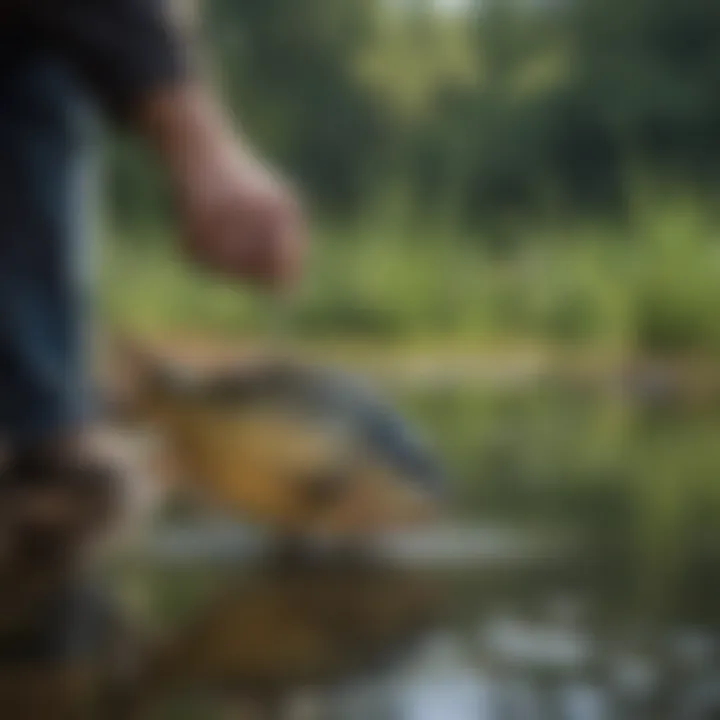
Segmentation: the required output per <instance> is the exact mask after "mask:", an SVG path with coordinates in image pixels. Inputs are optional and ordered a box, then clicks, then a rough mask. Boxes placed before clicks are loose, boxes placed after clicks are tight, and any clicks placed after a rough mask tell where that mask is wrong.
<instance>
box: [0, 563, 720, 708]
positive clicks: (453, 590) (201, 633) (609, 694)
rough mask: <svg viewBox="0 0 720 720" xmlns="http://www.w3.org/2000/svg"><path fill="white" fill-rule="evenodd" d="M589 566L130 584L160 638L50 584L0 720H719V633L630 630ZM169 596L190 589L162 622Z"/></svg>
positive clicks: (648, 626) (1, 679)
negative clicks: (144, 601)
mask: <svg viewBox="0 0 720 720" xmlns="http://www.w3.org/2000/svg"><path fill="white" fill-rule="evenodd" d="M589 562H590V563H593V562H594V563H596V562H597V561H596V560H592V559H586V560H584V561H583V562H579V561H577V560H573V561H572V563H571V564H570V563H569V562H565V561H564V562H563V566H562V567H559V566H558V565H557V564H549V563H548V564H544V565H537V564H533V565H532V566H525V567H521V566H519V565H517V564H516V565H515V566H513V568H512V570H508V569H503V568H502V567H498V566H493V567H486V568H484V567H477V568H475V569H474V570H472V571H471V570H469V569H468V568H467V567H463V568H462V569H460V570H457V569H456V570H453V571H450V570H443V569H442V568H432V569H431V568H419V567H414V568H413V569H408V568H403V567H400V566H397V565H389V564H387V563H379V562H378V563H370V562H363V563H355V562H354V563H348V562H342V563H340V562H335V561H324V562H316V563H308V564H292V565H287V564H284V563H278V562H276V561H270V560H268V561H267V562H264V563H260V564H259V565H257V566H256V567H254V568H252V569H250V568H245V569H237V570H236V571H235V572H234V573H233V575H232V577H230V578H228V577H227V570H219V569H218V570H213V569H212V568H208V567H203V568H194V569H191V568H184V569H180V568H177V567H175V568H173V569H172V570H171V571H170V572H169V573H165V574H162V573H160V574H158V573H157V572H156V571H153V573H151V574H150V575H148V577H150V576H152V578H153V579H152V582H150V583H147V584H145V583H144V581H141V582H140V583H139V587H140V589H141V590H142V591H143V592H145V593H147V595H148V598H149V599H150V600H153V599H154V605H153V604H152V603H150V604H149V605H146V611H145V613H144V615H143V617H144V619H145V620H148V619H151V618H153V616H154V619H153V624H154V626H162V627H163V629H162V631H161V632H154V633H144V632H141V630H140V628H141V625H140V623H139V620H140V617H139V616H134V615H128V610H127V609H125V610H124V611H123V612H120V611H119V610H118V607H117V606H116V604H114V603H112V602H110V601H109V600H108V599H107V597H103V596H102V595H101V594H99V593H97V592H96V591H94V592H89V591H88V590H87V586H85V588H84V589H82V586H81V585H79V584H78V583H77V582H74V583H73V584H72V585H68V586H67V588H70V587H72V588H73V592H72V593H71V592H69V591H68V592H65V593H64V594H63V593H62V592H60V590H61V588H60V587H59V586H55V587H54V590H53V593H52V594H51V595H48V596H46V602H45V604H44V605H42V611H41V610H40V608H41V606H40V605H38V606H36V607H37V608H38V610H37V612H36V613H35V615H34V617H35V619H36V620H39V619H42V622H41V623H39V624H38V623H36V624H34V625H33V623H32V622H30V618H32V617H33V613H32V612H29V613H28V614H26V615H25V616H24V617H25V620H24V621H23V623H22V624H20V625H19V626H18V628H16V630H15V631H14V632H15V634H14V635H13V632H11V628H8V627H7V624H6V626H5V627H4V629H3V636H2V637H3V642H2V643H0V652H2V663H0V707H1V708H2V717H3V718H5V717H7V718H29V719H30V720H34V719H35V718H38V719H39V720H42V719H44V718H48V719H50V718H53V719H54V718H61V719H64V718H67V719H68V720H74V719H76V718H78V719H80V718H89V719H92V718H98V719H100V720H102V718H120V719H122V718H128V719H130V718H139V719H140V718H147V719H148V720H164V719H167V720H180V719H188V720H190V719H195V718H197V719H198V720H200V719H205V718H207V719H208V720H215V719H217V720H224V719H225V718H227V717H232V718H236V717H237V718H248V720H250V719H251V718H257V719H258V720H263V719H264V718H287V720H325V719H327V720H356V719H357V720H361V719H362V720H367V719H368V718H371V719H374V718H377V720H381V719H385V718H386V719H387V720H545V719H547V720H625V719H627V720H644V719H647V720H663V719H665V718H667V720H694V719H695V718H697V719H703V720H704V719H708V720H709V719H710V718H714V717H718V716H719V715H718V713H720V666H719V665H718V660H719V659H720V658H719V657H718V653H717V649H718V646H717V634H716V633H717V630H718V626H716V625H714V624H713V623H709V622H708V621H707V616H706V614H705V613H704V612H700V613H698V612H697V610H695V609H694V608H693V605H692V603H689V604H687V605H685V606H684V607H682V608H677V609H676V611H675V612H674V613H673V615H672V617H670V616H668V617H666V618H663V619H660V618H647V617H643V616H642V614H640V613H637V612H636V611H635V610H634V605H633V603H631V602H629V600H630V598H631V595H632V593H633V592H634V586H633V585H632V583H629V584H627V583H625V584H624V583H623V582H621V581H620V578H619V576H617V577H612V576H608V575H605V576H604V578H603V583H602V584H603V586H604V590H602V591H601V590H600V589H599V587H598V586H597V585H594V586H592V587H590V586H588V584H587V578H588V577H592V576H594V575H595V574H596V571H599V570H600V567H601V566H599V565H597V564H596V565H595V566H594V567H593V568H592V570H593V571H592V572H590V573H589V572H588V565H587V563H589ZM135 581H138V577H136V578H135ZM127 582H128V576H127V575H126V576H124V577H123V580H122V584H127ZM183 586H184V587H186V588H190V589H194V590H197V589H198V588H203V590H202V592H199V593H197V594H193V593H192V592H191V593H190V595H191V596H192V598H191V599H190V601H189V602H188V603H187V605H186V607H184V608H183V609H182V611H181V612H177V613H175V610H176V609H177V608H176V606H177V597H178V594H179V588H181V587H183ZM19 587H20V586H19V585H18V587H17V588H16V589H19ZM67 588H66V590H67ZM709 591H710V592H712V590H711V588H710V589H709ZM625 593H628V594H626V595H625ZM199 595H200V596H202V597H199ZM623 596H624V597H625V598H626V601H627V602H626V604H625V611H624V612H621V611H619V606H618V604H617V603H618V599H619V598H620V597H623ZM47 599H52V600H53V602H54V603H55V605H54V607H55V613H54V615H53V614H49V613H48V612H47V608H48V607H51V605H49V604H48V602H49V600H47ZM717 599H718V598H717V597H716V596H715V597H714V600H717ZM708 600H711V598H708ZM27 607H28V608H29V607H30V605H28V606H27ZM49 618H52V622H51V621H50V620H49ZM163 618H164V620H165V622H164V623H162V622H161V621H162V620H163ZM53 622H54V625H53ZM58 629H63V630H64V631H65V632H64V633H60V634H58V632H57V631H58ZM33 633H34V634H33ZM11 638H14V640H13V641H10V640H9V639H11ZM28 639H30V640H28ZM18 648H21V649H23V650H24V654H23V653H20V654H18V652H17V651H18ZM28 648H29V649H30V651H29V652H28Z"/></svg>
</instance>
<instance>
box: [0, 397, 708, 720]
mask: <svg viewBox="0 0 720 720" xmlns="http://www.w3.org/2000/svg"><path fill="white" fill-rule="evenodd" d="M412 402H413V403H414V407H415V408H416V410H417V412H418V414H419V415H423V416H424V417H425V419H426V422H425V423H424V424H425V425H426V426H429V427H430V430H431V431H430V434H432V435H434V436H436V437H437V438H438V439H439V442H440V444H441V446H442V447H441V449H442V451H443V454H444V455H445V456H446V457H449V458H451V460H452V461H453V462H452V464H453V465H454V466H455V467H454V469H455V473H454V475H455V476H456V477H459V478H467V485H466V486H465V487H460V488H458V490H459V493H458V494H459V497H460V500H461V502H460V507H459V508H458V510H459V516H460V517H462V523H463V526H464V527H468V528H469V529H468V530H466V531H463V532H462V533H458V534H456V535H454V536H452V537H449V536H448V537H446V538H445V540H443V542H442V543H440V542H439V541H438V537H437V536H430V535H428V536H423V537H419V538H414V539H413V540H412V541H410V542H408V543H407V544H400V545H398V546H393V548H391V549H392V552H391V553H389V554H388V555H389V556H391V557H386V559H385V560H384V561H382V562H380V561H379V560H378V561H375V562H368V561H366V562H364V563H361V564H358V563H357V562H353V563H349V562H348V563H333V562H329V561H327V560H326V561H324V562H321V563H309V564H297V563H293V564H288V563H287V562H285V563H280V562H278V561H277V559H273V558H266V559H265V560H263V559H262V556H260V557H256V562H255V563H253V564H252V565H249V564H248V563H247V562H236V561H235V560H234V553H235V546H234V545H233V544H232V543H229V544H228V543H226V542H225V540H224V539H222V538H221V540H222V542H220V541H218V543H217V545H218V547H220V546H223V548H224V547H225V545H227V550H228V552H227V553H224V551H223V552H222V553H220V556H221V557H220V560H221V562H217V564H213V563H210V562H207V561H206V558H204V557H203V553H204V552H205V549H206V545H212V544H213V543H211V542H210V540H211V539H212V538H210V537H209V536H208V535H204V536H203V537H204V538H205V545H203V547H198V548H196V549H197V550H198V554H197V555H194V554H193V553H191V552H189V551H188V549H189V545H188V544H187V542H186V539H187V537H186V536H185V535H182V533H181V535H182V537H181V536H180V535H178V534H177V533H171V534H170V535H167V536H166V537H169V538H170V539H171V540H172V543H171V544H173V543H174V544H175V545H178V543H179V545H178V546H179V548H180V552H179V553H175V554H173V552H170V550H169V549H168V547H166V546H163V547H160V552H159V553H158V554H157V555H155V556H153V554H152V553H150V552H149V551H147V550H146V551H144V552H145V561H144V562H141V563H136V562H135V561H133V563H131V564H130V565H128V566H124V567H122V568H121V569H120V571H119V572H118V573H117V574H114V575H113V576H112V577H111V578H110V579H109V580H107V587H108V589H109V590H110V591H111V592H110V596H111V597H112V596H113V595H118V596H122V598H123V603H122V608H123V610H122V611H119V610H118V609H117V608H116V605H115V604H113V603H111V602H110V601H108V600H107V599H106V598H102V597H101V596H98V595H97V594H95V595H94V599H91V598H90V597H89V596H88V595H87V594H85V595H83V594H82V593H80V594H79V595H77V596H75V599H74V600H73V601H72V602H70V603H69V604H66V605H65V606H64V608H65V609H64V610H63V605H62V603H59V604H57V605H56V608H57V611H56V613H55V615H54V617H55V618H56V620H57V618H58V617H59V618H60V620H57V624H56V627H58V626H59V627H62V628H65V629H66V630H67V629H71V631H70V632H66V633H64V634H63V633H61V634H60V635H59V636H58V635H57V634H55V635H53V633H52V632H51V631H50V630H49V629H47V628H46V629H45V632H46V633H47V634H49V636H51V637H55V638H56V642H55V643H54V644H52V643H51V645H50V648H49V649H48V648H47V647H45V648H44V649H43V644H42V643H38V644H37V645H36V648H39V649H38V650H37V651H36V652H35V654H34V655H33V654H32V653H31V654H30V656H29V657H24V658H22V657H18V655H17V652H16V650H17V648H18V647H19V646H20V647H27V638H28V637H29V635H28V634H27V632H26V634H25V635H23V634H22V633H21V634H19V635H18V634H15V636H14V637H15V639H14V640H13V641H12V642H5V640H6V639H7V638H8V637H11V636H13V633H12V632H10V631H11V630H12V629H13V628H17V627H18V626H20V627H24V628H25V631H27V630H28V629H29V628H30V629H31V628H33V626H34V618H35V619H36V618H38V617H45V618H47V617H49V616H52V613H48V612H47V606H45V609H44V610H42V611H40V610H36V611H35V612H33V611H32V608H39V607H41V605H38V604H37V603H38V602H39V600H38V598H41V597H43V596H45V597H55V598H57V597H58V594H57V586H54V588H55V589H54V592H50V591H49V589H47V588H45V589H43V587H44V586H43V584H42V583H38V581H37V579H36V580H35V581H33V583H25V582H24V581H23V582H21V581H20V580H19V579H14V580H13V581H12V582H9V581H4V580H3V582H2V587H3V588H11V589H12V592H9V591H8V592H6V591H5V590H4V589H3V592H2V593H0V659H4V662H2V663H0V718H2V719H3V720H4V719H5V718H6V717H7V718H10V719H11V720H12V719H13V718H20V719H23V718H29V720H35V718H39V719H40V720H44V719H45V718H49V719H52V720H54V719H55V718H60V719H61V720H63V719H64V718H68V719H69V720H70V719H71V720H75V718H83V719H84V718H89V719H91V720H94V719H95V718H98V719H99V720H103V718H111V719H112V718H118V719H119V720H123V719H125V718H127V719H131V718H132V719H134V718H138V719H140V720H144V719H147V720H226V718H239V719H240V720H266V719H268V720H275V719H280V720H471V719H472V720H711V719H712V718H720V575H719V574H718V572H717V570H718V566H719V559H718V551H717V548H718V547H720V536H719V535H718V532H717V528H718V524H717V519H718V517H719V516H720V492H719V491H718V488H719V487H720V485H718V483H717V478H718V476H719V471H720V445H718V443H717V437H718V436H719V434H720V414H718V413H716V412H714V411H712V410H711V409H709V408H703V411H702V413H698V412H696V411H694V410H693V411H690V410H685V409H683V408H681V407H677V406H673V407H670V406H668V405H667V403H666V404H664V405H662V406H659V405H658V404H657V403H655V404H648V403H638V402H636V401H635V400H632V401H631V400H629V399H628V398H627V397H625V396H623V395H622V394H620V393H600V394H598V395H597V396H592V395H591V394H589V393H586V392H585V391H584V390H582V391H576V390H572V391H571V390H568V389H567V388H563V389H560V388H553V389H552V390H548V388H544V389H542V390H538V391H537V393H528V392H526V391H525V392H524V393H523V394H512V393H508V394H506V395H504V396H502V397H499V396H491V395H490V394H485V395H480V396H477V397H475V396H473V395H472V394H471V393H469V392H461V393H458V394H457V395H456V396H455V395H452V394H451V393H448V392H443V393H442V394H433V393H428V394H426V395H425V396H424V397H422V398H420V397H418V398H413V401H412ZM488 520H489V521H490V522H487V521H488ZM498 523H499V524H500V526H501V527H503V528H507V532H502V533H498V532H497V531H496V528H497V527H498ZM558 539H559V541H560V542H566V543H568V544H569V547H560V546H559V545H558V544H557V541H558ZM446 541H447V542H446ZM213 542H214V541H213ZM216 549H217V548H216ZM221 549H222V548H221ZM258 552H261V548H258ZM163 554H165V560H163V559H162V556H163ZM210 554H212V553H210ZM180 556H182V557H183V558H184V562H185V564H183V563H181V562H179V561H178V560H179V557H180ZM216 559H217V558H216ZM50 587H53V586H52V585H51V586H50ZM71 596H72V594H71ZM66 598H67V596H66ZM83 598H84V599H83ZM66 603H67V599H66ZM72 608H75V609H74V610H72V612H71V611H70V610H71V609H72ZM130 608H132V610H131V609H130ZM71 616H72V617H75V618H76V622H74V623H70V622H69V621H68V617H71ZM89 617H95V618H96V620H95V621H93V622H90V623H88V622H77V618H85V619H86V620H87V618H89ZM30 635H32V633H30ZM39 636H41V637H42V636H43V632H40V633H39ZM18 637H20V638H21V640H20V641H18V639H17V638H18ZM58 637H59V638H60V640H61V641H58ZM22 638H24V639H22ZM83 638H84V639H83ZM13 648H14V650H13ZM11 650H12V652H11Z"/></svg>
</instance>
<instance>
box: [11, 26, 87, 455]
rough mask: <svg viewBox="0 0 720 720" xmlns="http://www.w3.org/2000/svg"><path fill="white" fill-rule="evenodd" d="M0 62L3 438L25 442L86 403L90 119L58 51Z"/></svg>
mask: <svg viewBox="0 0 720 720" xmlns="http://www.w3.org/2000/svg"><path fill="white" fill-rule="evenodd" d="M0 42H1V40H0ZM3 52H8V51H7V50H6V49H5V50H3ZM1 67H2V68H3V69H2V71H1V72H0V437H2V438H3V439H9V440H10V442H11V443H15V444H19V445H25V444H28V445H29V444H32V443H34V442H36V441H38V440H41V439H43V438H44V437H46V436H51V435H54V434H57V433H58V432H61V431H68V430H72V429H73V428H74V427H76V426H78V425H81V424H84V423H85V422H86V419H87V414H88V412H89V404H88V373H87V372H86V366H85V363H86V359H87V353H86V347H85V345H86V343H85V329H86V323H85V312H84V307H85V306H86V302H85V300H86V298H85V295H86V291H87V284H86V280H87V278H86V274H85V268H84V266H85V265H86V264H87V260H86V258H87V246H86V244H85V241H86V234H87V233H86V230H87V227H86V213H85V209H86V208H85V207H84V203H85V202H86V200H87V197H88V191H89V190H90V188H89V187H88V185H87V181H88V179H89V178H88V176H87V171H88V169H89V167H88V161H89V153H88V150H89V142H88V141H89V138H88V136H87V135H88V130H89V121H90V118H89V115H88V113H87V108H86V106H85V104H84V102H83V97H82V93H81V92H80V90H79V88H78V87H77V85H76V83H75V82H74V79H73V77H72V74H71V73H70V71H69V70H68V69H67V68H66V67H64V65H63V64H62V63H61V62H60V61H58V60H57V59H55V58H52V57H47V56H43V55H40V54H38V53H31V52H30V51H22V50H19V51H18V52H17V53H16V54H15V56H14V57H13V58H12V61H11V62H9V63H3V65H2V66H1Z"/></svg>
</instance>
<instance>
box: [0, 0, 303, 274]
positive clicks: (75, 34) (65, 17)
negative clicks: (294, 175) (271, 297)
mask: <svg viewBox="0 0 720 720" xmlns="http://www.w3.org/2000/svg"><path fill="white" fill-rule="evenodd" d="M1 1H2V0H0V2H1ZM16 7H18V8H19V9H18V11H17V12H18V13H19V15H18V18H19V21H20V22H21V23H22V24H24V25H26V29H27V30H28V31H29V34H30V35H32V36H33V37H35V38H37V39H38V40H39V41H40V42H41V43H42V44H43V45H46V46H48V47H50V48H53V49H54V50H55V51H56V52H57V53H58V54H59V55H61V56H63V57H65V58H66V59H67V60H68V61H69V62H70V63H71V64H72V65H73V66H74V67H75V68H76V70H77V72H78V74H79V75H80V77H81V78H82V79H84V81H85V82H86V84H87V85H88V86H89V87H90V89H91V91H92V92H93V94H94V95H95V96H96V97H97V98H99V99H100V101H101V102H102V104H103V105H104V106H105V107H106V108H108V109H109V110H110V112H111V114H113V115H115V116H117V117H120V118H122V119H123V120H125V121H126V123H125V124H126V125H127V126H128V127H130V128H132V129H133V130H134V132H135V133H136V134H138V135H140V136H141V137H143V138H144V139H145V141H146V142H147V143H148V144H149V145H150V147H151V148H152V149H153V150H154V151H155V152H156V155H157V156H158V158H159V159H160V162H161V164H162V165H163V167H164V168H165V169H166V171H167V174H168V177H169V179H170V182H171V185H172V187H173V190H174V193H175V197H176V205H177V208H178V213H179V216H180V218H181V221H182V226H183V229H184V236H185V247H186V249H187V250H188V252H189V254H190V255H191V257H193V258H194V259H195V260H197V261H198V262H199V263H200V264H202V265H205V266H207V267H208V268H210V269H212V270H214V271H218V272H221V273H224V274H228V275H231V276H233V277H237V278H241V279H248V280H254V281H258V282H261V283H264V284H271V285H275V284H286V283H288V282H290V281H292V280H293V279H294V278H295V277H296V275H297V271H298V269H299V266H300V259H301V255H302V251H303V245H304V238H303V233H302V227H301V222H300V214H299V212H298V209H297V207H296V203H295V202H294V200H293V197H292V193H291V192H290V191H289V190H288V189H287V188H286V187H285V186H284V185H283V183H282V182H281V181H280V180H279V179H278V178H277V177H276V176H275V175H274V174H273V173H272V172H271V171H270V170H268V169H267V168H266V167H265V166H264V164H263V163H261V162H259V161H258V160H256V159H254V157H253V155H252V153H251V152H250V151H249V150H248V148H247V147H246V146H245V145H244V144H243V143H241V142H240V141H239V140H238V138H237V136H236V135H235V133H234V131H233V128H232V124H231V123H230V122H229V121H228V119H227V117H226V115H225V113H224V112H223V111H222V109H221V108H220V106H219V104H218V103H217V101H216V99H215V97H214V95H213V93H212V92H211V91H210V90H209V89H208V88H206V87H205V86H203V84H202V83H201V82H200V81H199V80H198V79H197V78H195V77H194V73H193V71H192V69H191V68H190V62H189V60H188V56H189V51H188V48H187V42H186V38H185V37H184V36H183V33H182V32H181V31H180V29H179V26H177V25H176V24H175V23H174V22H173V21H172V20H171V18H170V15H169V14H168V7H169V6H168V5H167V2H166V0H19V3H18V5H17V6H16Z"/></svg>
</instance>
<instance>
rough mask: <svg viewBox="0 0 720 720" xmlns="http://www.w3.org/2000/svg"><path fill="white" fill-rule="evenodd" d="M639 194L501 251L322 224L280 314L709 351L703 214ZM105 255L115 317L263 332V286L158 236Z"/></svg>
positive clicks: (472, 340)
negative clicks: (247, 286) (195, 266)
mask: <svg viewBox="0 0 720 720" xmlns="http://www.w3.org/2000/svg"><path fill="white" fill-rule="evenodd" d="M641 202H642V204H638V203H636V205H635V210H634V212H633V214H632V216H631V219H630V220H629V222H627V223H623V224H618V223H611V222H604V223H601V222H597V221H595V222H593V223H592V224H588V223H573V224H570V223H561V224H559V223H546V224H545V225H544V226H543V229H542V230H541V229H540V228H539V227H538V226H534V227H525V228H521V227H518V228H517V229H516V230H515V232H514V234H513V239H512V242H511V243H508V244H510V245H512V247H513V250H512V251H511V252H506V253H504V254H501V255H498V254H497V253H496V252H495V251H493V250H492V246H493V241H492V240H491V239H488V238H483V237H478V236H477V235H476V234H471V235H463V234H460V233H458V232H457V231H453V230H451V229H447V228H445V229H443V228H442V227H441V226H437V227H428V228H426V229H425V232H418V231H417V230H409V229H408V228H407V225H403V224H401V222H400V220H399V219H397V218H396V219H392V217H390V218H388V217H387V216H384V217H381V218H378V217H376V218H375V219H371V218H365V220H364V222H363V223H360V224H356V225H355V226H353V228H352V229H351V230H348V229H347V228H345V229H344V230H339V229H337V227H333V226H326V227H325V228H320V229H319V230H318V232H316V233H315V235H316V239H315V243H314V256H313V258H311V262H310V267H309V277H308V278H307V282H306V283H305V285H304V289H303V290H302V291H301V292H300V294H299V295H298V297H297V298H296V299H294V300H293V302H292V304H291V305H290V306H289V307H288V308H287V309H285V310H284V312H286V313H287V318H285V321H286V322H287V323H288V324H289V326H290V328H291V330H292V331H293V332H295V333H297V335H298V336H299V338H298V339H307V340H311V339H323V340H324V339H329V338H332V339H334V340H343V339H353V340H361V341H364V342H370V343H376V342H381V343H389V342H400V341H403V342H407V341H412V342H415V341H421V342H427V341H432V342H443V343H451V344H455V345H464V346H465V345H468V344H469V345H475V346H478V345H482V344H487V343H497V342H507V341H518V340H520V341H526V340H532V341H535V342H537V343H542V344H548V343H550V344H552V345H558V344H560V345H568V344H569V345H588V344H589V345H593V346H602V347H604V348H618V349H625V350H627V351H628V352H629V351H635V350H637V351H640V352H652V353H676V352H700V351H702V352H711V353H720V322H718V313H719V312H720V311H719V310H718V308H720V283H718V282H717V277H718V275H719V274H720V252H719V251H718V248H720V245H719V244H718V237H717V233H718V230H717V225H716V223H715V220H714V215H713V213H711V212H709V211H706V210H704V209H703V208H704V205H703V204H701V203H697V202H690V201H687V200H675V201H672V200H669V199H664V200H663V201H662V202H661V201H659V200H658V201H654V202H650V201H647V200H643V201H641ZM487 248H490V249H487ZM112 254H113V257H112V262H111V263H109V264H108V268H109V269H110V272H109V275H108V279H107V283H105V284H104V289H105V290H106V295H105V296H106V299H107V301H108V302H109V305H110V310H111V313H112V315H113V316H114V317H115V318H116V319H118V320H120V321H122V322H123V324H131V325H140V326H142V329H146V330H150V329H160V328H164V329H170V330H172V329H174V330H184V331H198V330H205V331H213V332H216V333H221V334H225V335H228V336H231V337H235V336H252V335H254V334H264V333H267V332H269V331H271V330H272V324H273V322H274V319H273V318H272V317H271V315H272V309H269V308H270V306H271V305H272V303H270V301H269V299H268V298H267V297H266V296H264V295H262V294H255V293H253V292H251V291H249V290H241V289H237V288H236V287H231V286H227V285H222V284H219V283H218V282H217V281H215V280H213V279H211V278H207V277H202V276H200V275H198V274H197V272H195V271H192V270H190V269H189V268H188V267H186V266H185V265H184V264H183V263H182V262H181V261H180V260H179V258H178V257H177V256H176V255H175V253H174V252H173V250H172V249H171V246H170V243H169V242H167V240H166V238H163V237H162V236H158V237H149V238H148V237H145V238H142V239H141V238H138V237H134V238H129V239H128V238H124V239H123V240H122V241H120V240H118V241H117V242H115V243H113V244H112ZM127 278H132V284H131V285H130V286H129V285H128V283H127Z"/></svg>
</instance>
